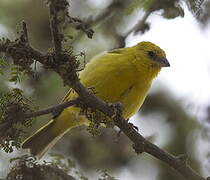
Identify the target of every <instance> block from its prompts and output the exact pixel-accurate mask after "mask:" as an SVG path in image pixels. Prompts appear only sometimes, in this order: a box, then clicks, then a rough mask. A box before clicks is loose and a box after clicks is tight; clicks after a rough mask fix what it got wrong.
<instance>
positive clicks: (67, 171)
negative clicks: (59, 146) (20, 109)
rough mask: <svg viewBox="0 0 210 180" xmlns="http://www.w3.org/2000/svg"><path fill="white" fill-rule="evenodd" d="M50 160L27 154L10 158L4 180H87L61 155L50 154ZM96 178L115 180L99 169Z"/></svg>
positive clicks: (69, 160) (74, 164)
mask: <svg viewBox="0 0 210 180" xmlns="http://www.w3.org/2000/svg"><path fill="white" fill-rule="evenodd" d="M51 157H52V160H51V161H49V162H47V161H43V162H41V163H40V162H38V161H37V160H36V158H34V157H32V156H28V155H24V156H21V157H16V158H12V159H11V160H10V162H11V163H12V164H13V166H12V168H11V170H10V172H9V174H8V175H7V177H6V180H17V179H21V180H37V179H39V180H49V179H51V180H88V178H87V177H85V176H84V175H83V174H82V173H81V172H80V171H79V170H78V167H77V166H76V163H75V162H74V161H73V160H71V159H68V158H65V157H64V156H62V155H58V154H51ZM99 173H100V175H99V178H98V180H117V179H115V178H114V177H113V176H111V175H110V174H109V173H108V171H107V170H103V171H99Z"/></svg>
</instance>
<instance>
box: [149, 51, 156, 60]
mask: <svg viewBox="0 0 210 180" xmlns="http://www.w3.org/2000/svg"><path fill="white" fill-rule="evenodd" d="M147 53H148V56H149V57H151V58H154V57H155V53H154V52H153V51H148V52H147Z"/></svg>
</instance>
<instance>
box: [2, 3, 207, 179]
mask: <svg viewBox="0 0 210 180" xmlns="http://www.w3.org/2000/svg"><path fill="white" fill-rule="evenodd" d="M62 1H65V0H62ZM62 1H60V2H62ZM50 2H51V4H50V17H51V18H52V19H51V20H50V24H51V29H52V36H53V45H54V47H55V55H56V54H57V55H58V54H59V55H62V46H61V44H62V39H61V38H60V37H61V36H60V34H59V33H60V32H59V31H58V28H59V23H58V20H57V15H56V14H57V11H56V9H54V7H55V6H54V5H55V4H56V3H58V1H55V0H51V1H50ZM53 3H54V4H53ZM0 52H4V53H6V54H8V55H10V56H11V57H16V59H17V57H19V56H20V57H21V56H22V55H24V56H27V57H30V58H31V59H34V60H37V61H39V62H40V63H42V64H43V65H44V67H45V66H47V67H50V68H51V69H52V70H54V71H55V72H57V73H58V74H59V75H60V76H61V77H62V78H63V79H64V80H65V83H66V84H67V85H69V86H71V88H73V89H74V91H75V92H77V94H78V95H79V97H80V99H81V100H82V101H83V103H85V104H86V105H87V106H88V107H90V108H93V109H98V110H99V111H101V112H103V113H104V114H105V115H107V116H108V117H110V118H112V119H113V120H114V123H115V125H116V126H117V127H119V128H120V130H121V131H122V132H124V133H125V135H126V136H127V137H128V138H129V139H130V140H131V141H132V142H133V144H134V149H135V151H136V152H137V153H143V152H146V153H148V154H150V155H152V156H154V157H155V158H157V159H159V160H161V161H163V162H165V163H166V164H168V165H169V166H170V167H172V168H173V169H175V170H176V171H177V172H178V173H179V174H180V175H182V176H183V177H185V178H186V179H189V180H206V179H205V178H204V177H202V176H200V175H199V174H198V173H196V172H195V171H194V170H193V169H192V168H191V167H190V166H189V164H188V163H187V160H186V158H184V156H173V155H171V154H169V153H168V152H166V151H164V150H162V149H160V148H159V147H157V146H156V145H154V144H152V143H151V142H149V141H148V140H146V139H145V138H144V137H143V136H141V134H140V133H138V131H137V130H136V129H135V127H134V126H133V125H131V124H130V123H128V122H127V121H126V120H125V119H123V117H122V115H121V114H122V111H121V106H120V105H119V104H113V105H111V106H110V105H108V104H107V103H106V102H104V101H103V100H101V99H99V98H97V97H96V96H95V95H94V94H93V93H92V92H90V91H89V90H88V89H87V88H85V87H84V86H83V85H82V84H81V83H80V81H79V80H78V78H72V76H68V77H65V75H66V74H62V73H61V71H62V70H59V67H56V66H55V65H54V64H53V63H52V59H57V58H58V56H55V55H49V54H43V53H41V52H39V51H37V50H35V49H34V48H32V47H31V46H30V45H29V44H26V43H25V44H24V43H19V41H14V42H12V41H9V40H6V41H0ZM17 55H18V56H17ZM69 56H70V55H69ZM59 58H60V57H59ZM69 60H72V58H71V57H69ZM70 105H72V104H71V103H70ZM51 110H52V109H51ZM45 112H49V109H48V110H46V111H45ZM42 113H43V112H41V113H40V112H39V113H37V114H35V115H39V114H40V115H41V114H42Z"/></svg>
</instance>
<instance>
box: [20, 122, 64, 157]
mask: <svg viewBox="0 0 210 180" xmlns="http://www.w3.org/2000/svg"><path fill="white" fill-rule="evenodd" d="M54 123H55V121H54V120H51V121H50V122H49V123H47V124H46V125H45V126H44V127H42V128H41V129H39V130H38V131H37V132H36V133H35V134H33V135H32V136H30V137H29V138H27V139H26V140H25V141H24V142H23V144H22V148H23V149H29V150H30V153H31V154H32V155H34V156H36V157H38V158H41V157H42V156H43V155H44V154H45V152H46V151H48V150H49V149H50V148H52V147H53V146H54V145H55V144H56V142H57V141H58V140H59V139H60V138H61V137H62V136H63V135H64V134H65V132H66V131H64V132H60V133H55V132H53V131H52V127H53V125H54Z"/></svg>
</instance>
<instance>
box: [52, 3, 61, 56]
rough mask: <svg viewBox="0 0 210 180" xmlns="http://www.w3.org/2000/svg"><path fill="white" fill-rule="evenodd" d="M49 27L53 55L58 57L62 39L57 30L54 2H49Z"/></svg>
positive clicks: (57, 23) (56, 13)
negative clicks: (53, 48)
mask: <svg viewBox="0 0 210 180" xmlns="http://www.w3.org/2000/svg"><path fill="white" fill-rule="evenodd" d="M50 25H51V28H50V29H51V33H52V39H53V44H54V47H55V54H56V55H57V56H58V55H59V53H61V50H62V39H61V34H60V30H59V22H58V12H57V11H56V0H51V2H50Z"/></svg>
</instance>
